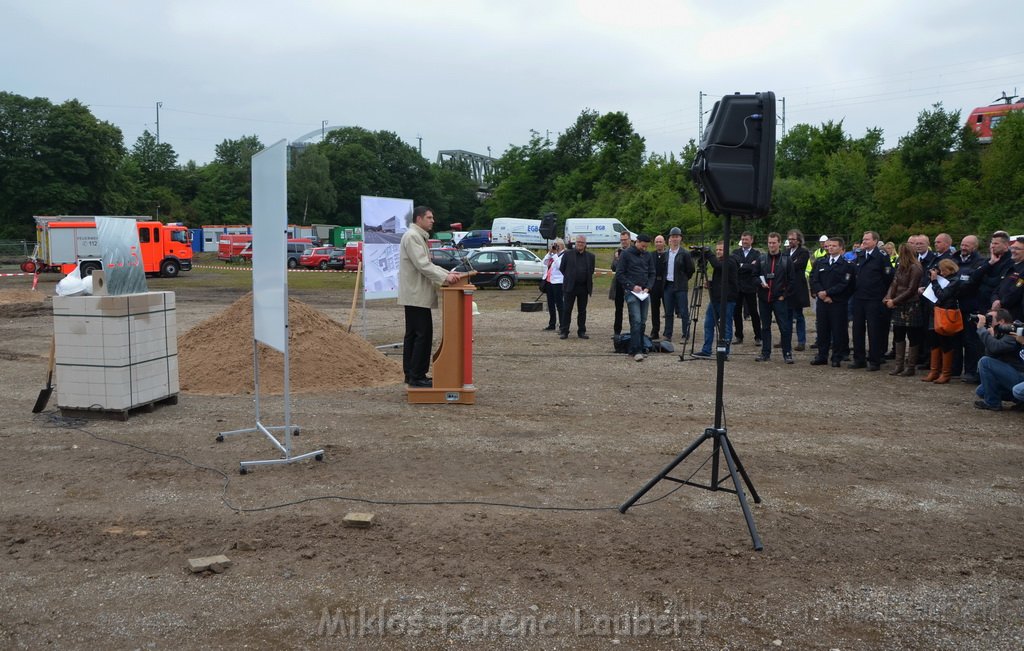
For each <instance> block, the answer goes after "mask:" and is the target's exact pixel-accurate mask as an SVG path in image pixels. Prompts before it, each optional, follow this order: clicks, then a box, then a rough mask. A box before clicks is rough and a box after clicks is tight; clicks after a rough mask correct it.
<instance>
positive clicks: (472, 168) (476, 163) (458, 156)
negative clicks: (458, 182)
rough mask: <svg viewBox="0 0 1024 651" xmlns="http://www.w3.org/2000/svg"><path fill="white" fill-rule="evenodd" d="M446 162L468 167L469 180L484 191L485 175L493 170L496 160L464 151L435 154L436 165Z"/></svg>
mask: <svg viewBox="0 0 1024 651" xmlns="http://www.w3.org/2000/svg"><path fill="white" fill-rule="evenodd" d="M448 160H451V161H455V162H457V163H466V165H467V166H468V167H469V175H470V178H472V179H473V180H474V181H476V184H477V187H479V188H481V189H484V188H486V187H487V181H486V178H487V175H488V174H490V173H491V172H492V171H493V170H494V163H495V162H497V160H498V159H496V158H491V157H490V156H484V155H483V154H474V153H473V152H471V151H466V150H464V149H445V150H442V151H439V152H437V164H438V165H440V164H441V163H443V162H445V161H448Z"/></svg>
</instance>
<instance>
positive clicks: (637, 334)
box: [615, 233, 654, 362]
mask: <svg viewBox="0 0 1024 651" xmlns="http://www.w3.org/2000/svg"><path fill="white" fill-rule="evenodd" d="M650 243H651V236H650V235H648V234H647V233H641V234H640V235H639V236H638V237H637V238H636V243H635V244H633V246H631V247H629V248H628V249H626V250H625V251H623V253H622V255H621V256H620V257H619V261H618V263H617V265H616V267H615V284H616V285H617V286H618V287H620V288H622V291H623V293H624V295H625V297H626V309H627V310H628V312H629V354H630V355H632V356H633V359H634V360H636V361H638V362H642V361H643V360H644V331H645V330H646V328H647V313H648V311H649V310H650V306H651V301H650V292H651V287H653V286H654V260H653V259H652V257H651V254H650V253H648V252H647V247H648V245H649V244H650Z"/></svg>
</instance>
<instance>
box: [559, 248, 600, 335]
mask: <svg viewBox="0 0 1024 651" xmlns="http://www.w3.org/2000/svg"><path fill="white" fill-rule="evenodd" d="M596 266H597V265H596V260H595V258H594V254H593V253H591V252H590V251H587V238H586V236H584V235H577V236H576V243H575V245H574V246H573V249H572V251H566V252H565V253H564V254H562V262H561V264H560V265H559V267H558V269H559V270H560V271H561V272H562V302H563V308H562V309H563V312H562V330H561V332H560V333H559V334H558V337H559V339H568V338H569V325H570V321H572V306H573V303H576V304H577V305H578V308H577V313H576V334H577V335H578V336H579V338H580V339H590V336H589V335H588V334H587V302H588V301H589V300H590V295H591V294H593V293H594V269H595V268H596Z"/></svg>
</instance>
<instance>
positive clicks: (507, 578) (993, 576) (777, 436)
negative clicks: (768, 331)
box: [0, 272, 1024, 650]
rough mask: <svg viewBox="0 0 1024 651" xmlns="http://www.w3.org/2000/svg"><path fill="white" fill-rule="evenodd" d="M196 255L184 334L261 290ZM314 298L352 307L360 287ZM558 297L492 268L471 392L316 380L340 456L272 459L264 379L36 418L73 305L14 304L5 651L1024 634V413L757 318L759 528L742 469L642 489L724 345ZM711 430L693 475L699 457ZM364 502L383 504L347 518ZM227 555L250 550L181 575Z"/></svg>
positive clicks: (1013, 638)
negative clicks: (500, 282)
mask: <svg viewBox="0 0 1024 651" xmlns="http://www.w3.org/2000/svg"><path fill="white" fill-rule="evenodd" d="M200 273H201V272H193V274H192V275H186V277H183V278H180V279H176V280H167V281H160V280H154V281H151V282H150V288H151V289H172V290H174V291H176V292H177V306H178V309H177V312H178V324H179V332H180V333H185V332H186V331H187V330H188V329H189V328H191V327H193V326H195V325H198V324H200V323H201V322H203V321H204V320H206V319H208V318H210V317H212V316H214V315H216V314H217V313H219V312H220V311H222V310H224V309H225V308H226V307H227V306H228V305H230V304H231V302H232V301H234V300H236V299H237V298H239V296H241V295H242V292H240V291H234V290H231V291H229V290H210V289H207V288H204V289H201V290H200V289H190V284H192V285H194V284H197V283H196V280H197V279H200V278H201V276H200V275H199V274H200ZM5 280H6V279H5ZM19 282H20V281H19ZM22 284H23V283H22ZM14 285H15V283H14V282H11V283H8V284H7V285H3V286H0V294H2V293H3V292H4V291H7V290H9V289H13V288H14ZM41 289H42V290H43V291H51V290H52V283H46V282H44V283H43V285H42V287H41ZM292 296H293V297H294V298H298V299H299V300H301V301H303V302H304V303H305V304H307V305H309V306H311V307H314V308H316V309H318V310H320V311H322V312H323V313H325V314H326V315H328V316H330V317H332V318H334V319H336V320H338V321H344V320H345V319H346V318H347V315H348V306H349V301H350V295H348V294H346V295H342V294H341V293H340V292H338V293H332V292H319V293H312V292H293V293H292ZM535 296H536V290H535V289H534V288H532V287H521V288H519V289H516V290H514V291H512V292H504V293H503V292H498V291H495V290H488V291H480V292H478V294H477V302H478V304H479V307H480V311H481V314H480V316H479V317H477V319H476V338H475V346H476V357H475V380H476V384H477V386H478V387H479V392H478V394H477V404H476V405H473V406H465V405H437V406H433V405H416V406H414V405H409V404H407V402H406V398H405V393H404V390H403V387H402V386H401V385H400V384H390V385H387V386H378V387H374V388H354V389H345V390H325V391H319V392H309V393H301V394H296V395H294V396H293V398H292V413H293V421H294V422H295V423H296V424H299V425H300V426H301V428H302V429H301V435H300V436H298V437H296V438H295V450H294V451H295V452H296V453H301V452H303V451H306V450H312V449H315V448H323V449H324V450H325V453H326V457H325V459H324V460H323V461H322V462H316V461H306V462H301V463H296V464H292V465H286V466H273V467H263V468H258V469H256V470H254V471H252V472H250V473H248V474H246V475H244V476H243V475H240V474H239V473H238V469H239V466H238V464H239V461H241V460H251V459H269V458H275V457H276V456H278V455H277V452H276V451H275V450H274V449H273V448H272V447H271V446H270V444H269V442H268V441H267V440H266V439H265V438H263V437H262V436H259V435H254V434H250V435H243V436H239V437H231V438H229V439H228V440H226V441H224V442H222V443H218V442H216V440H215V439H216V435H217V433H218V432H219V431H223V430H231V429H238V428H245V427H251V426H252V425H253V422H254V404H253V397H252V396H251V395H230V396H207V395H198V394H190V393H182V394H181V396H180V400H179V402H178V404H177V405H165V406H160V407H158V408H157V409H155V410H154V411H152V412H148V413H146V412H143V413H137V414H134V415H132V416H131V418H130V419H129V420H128V422H118V421H114V420H105V419H87V420H84V419H83V420H75V419H66V418H62V417H61V415H60V413H59V411H57V410H56V409H55V405H56V404H57V396H56V395H55V396H54V398H53V400H52V401H51V403H50V406H49V408H48V410H47V411H46V412H44V413H43V414H41V415H38V416H33V415H32V414H31V413H30V412H31V408H32V405H33V404H34V402H35V400H36V397H37V395H38V393H39V390H40V389H41V388H42V387H43V384H44V380H45V376H46V368H47V354H48V346H49V339H50V335H51V332H52V317H51V316H50V312H49V301H42V302H38V301H36V302H31V301H16V302H10V303H5V304H2V305H0V360H2V363H0V382H2V386H3V388H4V389H3V392H4V399H3V401H2V402H0V405H2V407H0V409H2V416H3V418H2V419H0V443H2V446H3V455H2V456H0V475H2V480H0V482H2V483H0V485H2V487H3V502H2V504H3V508H2V516H0V531H2V536H0V544H2V549H3V553H2V554H0V647H2V648H5V649H39V648H53V649H87V648H88V649H99V648H103V649H161V648H165V649H170V648H173V649H201V648H202V649H206V648H225V649H237V648H267V649H270V648H272V649H282V648H296V649H299V648H387V649H402V648H480V649H493V648H530V649H535V648H543V649H580V648H583V649H602V648H613V647H616V646H618V647H621V648H641V649H662V648H664V649H715V650H719V649H774V648H783V649H785V648H790V649H844V650H845V649H958V650H959V649H985V650H990V649H1019V648H1022V647H1024V624H1022V622H1024V600H1022V599H1024V584H1022V578H1024V551H1022V546H1021V540H1022V534H1024V487H1022V481H1021V480H1022V474H1024V471H1022V467H1024V466H1022V462H1024V438H1022V437H1024V417H1022V414H1020V413H1007V412H1003V413H991V412H979V411H977V410H975V409H973V407H972V405H971V403H972V401H973V399H974V398H973V395H972V392H971V390H970V388H969V387H967V385H964V384H961V383H959V382H954V383H952V384H950V385H948V386H933V385H930V384H924V383H922V382H920V381H918V380H919V378H896V377H890V376H889V375H888V374H887V373H885V372H882V373H867V372H865V371H852V370H847V369H845V368H843V369H831V368H828V367H811V366H809V365H808V362H809V360H810V358H811V354H810V351H808V352H803V353H797V354H796V356H797V364H796V365H793V366H786V365H784V364H782V361H781V359H779V357H780V356H778V355H776V356H775V357H776V359H774V360H773V361H772V363H770V364H757V363H754V359H753V358H754V355H755V354H756V352H757V351H756V350H755V349H754V347H753V346H752V345H750V343H749V342H750V341H752V338H751V337H749V335H748V338H747V340H748V344H747V345H744V346H737V347H736V348H735V349H734V354H733V355H732V359H731V360H730V361H729V362H728V363H727V364H726V375H725V388H724V396H725V417H726V425H727V428H728V432H729V438H730V439H731V441H732V443H733V445H734V446H735V448H736V450H737V452H738V454H739V455H740V457H741V459H742V461H743V463H744V465H745V467H746V469H747V471H748V472H749V475H750V478H751V480H752V482H753V484H754V486H755V488H756V490H757V492H758V493H759V495H760V497H761V499H762V502H761V503H760V504H756V505H755V504H752V511H753V518H754V521H755V522H756V526H757V531H758V533H759V534H760V536H761V538H762V540H763V542H764V549H763V551H760V552H758V551H754V549H753V546H752V544H751V537H750V535H749V533H748V530H747V527H746V524H745V522H744V519H743V514H742V512H741V510H740V507H739V503H738V501H737V498H736V496H735V495H732V494H729V493H727V492H724V491H717V492H712V491H707V490H702V489H700V488H696V487H692V486H685V485H683V486H681V485H678V484H674V483H671V482H668V481H663V482H661V483H659V484H658V485H657V486H656V487H654V489H653V490H651V491H650V493H648V494H647V495H646V496H645V497H644V499H642V500H641V501H640V503H638V504H636V505H635V506H633V507H632V508H631V509H629V510H628V511H627V513H625V514H622V513H619V512H618V510H617V507H618V506H619V505H620V504H622V503H623V502H624V501H626V500H627V499H628V498H630V497H631V496H632V495H633V494H634V493H636V492H637V491H638V490H639V489H640V488H641V487H642V486H643V485H644V484H645V483H646V482H647V481H648V480H649V479H651V478H652V477H654V476H655V475H656V474H657V473H658V471H659V470H661V468H663V467H664V466H665V465H666V464H668V463H669V462H671V461H672V460H673V459H674V458H675V456H676V455H677V454H678V453H679V452H681V451H682V450H683V449H685V448H686V447H687V446H688V445H689V444H690V443H691V442H692V441H694V440H695V439H696V438H697V437H698V436H700V435H701V433H702V432H703V431H704V430H705V428H707V427H709V426H711V425H712V424H713V422H714V403H715V395H714V389H715V382H714V380H715V365H714V363H712V362H707V361H686V362H680V361H679V358H678V356H676V355H667V354H663V355H651V356H650V357H649V358H648V359H647V360H645V361H644V362H642V363H636V362H634V361H632V360H628V359H627V358H626V356H625V355H616V354H614V353H612V352H611V341H610V334H611V321H612V309H611V303H610V301H608V300H607V299H605V298H604V296H603V295H601V296H595V297H594V299H593V300H592V303H591V318H590V334H591V335H592V338H591V339H590V340H587V341H585V340H580V339H577V338H576V337H575V336H574V335H571V336H570V338H569V339H568V340H565V341H560V340H559V339H558V338H557V336H556V335H555V334H554V333H551V332H544V331H542V327H543V326H544V325H545V323H546V318H547V316H546V313H523V312H521V311H520V302H523V301H531V300H533V298H534V297H535ZM0 303H4V302H3V301H0ZM808 314H809V312H808ZM355 330H356V331H358V332H360V333H364V334H365V336H366V338H367V339H368V340H369V341H370V342H371V343H373V344H375V345H386V344H391V343H394V342H397V341H400V339H401V334H402V315H401V312H400V311H399V309H398V308H397V307H396V306H394V305H393V303H391V302H388V303H387V304H382V303H381V304H372V305H371V306H370V307H368V308H367V309H366V310H365V311H360V313H359V316H358V317H357V320H356V325H355ZM439 330H440V328H439V327H438V331H439ZM677 332H678V329H677ZM225 342H226V344H228V345H232V346H248V345H249V344H248V343H247V342H242V343H239V342H238V341H237V340H234V339H232V338H231V336H230V333H225ZM248 350H251V349H248ZM385 352H386V353H387V354H388V355H389V356H392V357H393V358H394V359H398V360H400V354H401V351H400V350H398V349H395V348H388V349H385ZM307 363H308V362H307ZM324 366H325V367H324V368H323V372H324V373H331V372H332V368H331V367H330V365H324ZM59 390H60V389H59V387H58V393H59ZM262 408H263V420H264V422H268V423H273V422H276V421H275V419H280V418H281V417H282V416H281V414H282V410H283V407H282V403H281V401H280V399H279V398H277V399H274V398H270V397H267V398H265V399H264V400H263V401H262ZM711 450H712V446H711V445H710V444H705V445H703V446H702V447H700V448H699V449H698V450H697V451H696V452H695V453H694V454H693V455H691V457H690V459H688V460H687V461H686V462H685V463H684V464H682V465H681V466H680V467H679V468H678V469H677V470H676V472H675V473H674V476H675V477H677V478H681V479H686V478H688V477H690V476H691V475H693V481H703V482H706V481H707V479H708V476H709V474H710V466H711V464H710V462H708V459H709V457H710V455H711ZM702 464H704V465H703V466H702ZM726 478H727V475H726ZM725 485H726V486H728V485H730V483H729V482H726V484H725ZM389 502H391V503H394V502H404V503H406V504H402V505H397V504H388V503H389ZM351 511H359V512H372V513H374V514H375V515H376V519H377V522H376V524H375V526H373V527H371V528H369V529H354V528H347V527H343V526H342V518H343V517H344V516H345V514H346V513H348V512H351ZM214 554H225V555H227V556H228V557H229V558H230V559H231V561H232V565H231V566H230V567H228V568H226V569H225V570H224V571H223V572H221V573H215V572H204V573H199V574H192V573H190V572H189V571H188V570H187V569H186V564H187V561H188V559H189V558H194V557H200V556H209V555H214Z"/></svg>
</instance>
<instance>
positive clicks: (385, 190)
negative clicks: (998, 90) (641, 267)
mask: <svg viewBox="0 0 1024 651" xmlns="http://www.w3.org/2000/svg"><path fill="white" fill-rule="evenodd" d="M882 142H883V133H882V131H881V130H880V129H877V128H873V129H868V130H867V131H866V132H865V133H864V135H862V136H860V137H857V138H855V137H852V136H850V135H849V134H847V133H846V132H845V131H844V129H843V124H842V121H840V122H832V121H829V122H825V123H823V124H820V125H810V124H798V125H795V126H794V127H793V128H791V129H790V130H789V131H788V132H787V133H786V134H784V135H781V137H780V138H779V139H778V142H777V150H776V169H775V183H774V190H773V195H772V210H771V212H770V213H769V215H768V216H767V217H765V218H763V219H761V220H758V221H757V222H755V223H748V224H739V225H736V224H734V227H745V228H748V229H750V230H755V231H757V232H762V233H764V232H768V231H771V230H779V231H785V230H787V229H789V228H792V227H797V228H801V229H803V230H804V231H805V232H807V233H824V232H827V233H834V234H843V233H859V232H861V231H863V230H866V229H874V230H878V231H879V232H880V233H881V234H882V237H883V238H885V239H902V238H904V237H906V235H908V234H910V233H929V234H934V233H937V232H939V231H946V232H950V233H952V234H954V236H956V235H960V234H966V233H978V234H985V233H988V232H991V231H992V230H994V229H997V228H1003V229H1009V230H1013V231H1014V232H1024V217H1022V214H1024V114H1020V113H1017V114H1011V115H1010V116H1008V117H1006V118H1005V119H1004V120H1003V121H1002V122H1001V123H1000V124H999V126H998V127H997V129H996V134H995V137H994V139H993V143H992V144H991V145H984V146H983V145H980V144H979V143H978V141H977V138H976V137H975V136H974V134H973V133H972V132H971V131H970V129H967V128H964V126H963V123H962V119H961V116H960V113H959V112H958V111H954V112H950V111H946V110H945V109H944V108H943V107H942V105H941V104H936V105H934V106H931V107H929V108H928V109H925V110H923V111H922V112H921V113H920V115H919V116H918V119H917V124H916V127H915V128H914V130H913V131H912V132H911V133H909V134H907V135H906V136H904V137H901V138H899V140H898V143H897V145H896V146H895V147H892V148H891V149H888V150H883V148H882ZM261 149H263V143H261V142H260V140H259V138H257V137H256V136H245V135H243V136H240V137H239V138H237V139H233V140H230V139H229V140H225V141H223V142H222V143H220V144H219V145H217V146H216V147H215V149H214V154H215V155H214V159H213V160H212V161H211V162H210V163H207V164H205V165H197V164H196V163H195V162H193V161H188V162H187V163H184V164H182V163H180V162H179V160H178V155H177V153H176V152H175V151H174V147H173V145H172V144H170V143H167V142H160V143H158V142H157V141H156V138H155V137H154V136H153V134H151V133H149V132H148V131H146V132H144V133H143V134H142V135H141V136H140V137H139V138H138V139H137V140H136V141H135V143H134V144H132V145H131V146H130V147H128V146H126V145H125V143H124V141H123V136H122V134H121V131H120V130H119V129H118V128H117V127H116V126H114V125H112V124H110V123H108V122H104V121H102V120H99V119H97V118H96V117H95V116H93V115H92V113H91V112H90V111H89V109H88V107H87V106H85V105H83V104H81V103H80V102H78V101H77V100H70V101H67V102H64V103H62V104H53V103H51V102H50V101H48V100H46V99H41V98H32V99H30V98H27V97H22V96H19V95H15V94H12V93H6V92H0V239H11V238H31V237H33V228H34V224H33V222H32V215H53V214H80V215H90V214H133V215H150V216H153V217H155V218H160V219H162V220H164V221H180V222H184V223H186V224H188V225H189V226H193V227H194V226H200V225H202V224H211V223H215V224H236V223H248V222H249V221H250V219H251V206H250V196H251V187H250V184H251V182H250V178H251V177H250V173H251V169H250V165H251V158H252V155H253V154H254V153H256V152H258V151H260V150H261ZM695 153H696V144H695V143H694V142H693V141H692V140H691V141H690V142H689V143H687V144H686V145H685V146H684V147H682V149H681V150H680V151H679V152H678V153H677V154H675V153H673V154H670V155H668V156H661V155H657V154H648V153H647V152H646V149H645V143H644V140H643V138H642V137H640V136H639V135H638V134H637V133H636V131H635V130H634V129H633V126H632V124H631V122H630V120H629V116H628V115H626V114H625V113H622V112H611V113H605V114H600V113H598V112H597V111H593V110H590V109H585V110H583V111H582V112H581V113H580V115H579V116H578V117H577V118H576V121H575V122H574V123H573V124H572V125H569V126H568V127H567V128H566V129H565V130H564V131H563V132H561V134H560V135H559V136H558V137H557V138H556V139H555V140H554V141H552V140H550V139H548V138H545V137H542V136H541V135H540V134H539V133H536V132H532V134H531V137H530V138H529V141H528V142H527V143H525V144H518V145H517V144H511V145H510V146H509V147H508V149H507V150H506V151H505V152H504V154H503V155H502V156H501V157H500V158H499V159H498V160H497V161H496V163H495V165H494V171H493V173H492V175H491V177H490V178H489V179H488V182H489V186H490V188H491V191H490V192H489V193H486V194H482V193H480V192H479V188H477V187H476V184H475V183H474V182H473V181H471V180H470V178H469V174H468V169H466V168H465V167H460V166H459V164H458V163H455V162H451V161H447V162H445V163H443V164H440V165H438V164H434V163H431V162H429V161H427V160H425V159H424V158H423V157H422V156H421V155H420V154H419V153H418V152H417V150H416V149H415V148H414V147H412V146H410V145H408V144H406V143H405V142H403V141H402V140H401V139H400V138H399V137H398V136H397V135H396V134H394V133H392V132H389V131H368V130H366V129H362V128H359V127H348V128H344V129H338V130H335V131H331V132H330V133H328V134H327V136H326V138H325V139H324V140H323V142H320V143H317V144H313V145H310V146H308V147H306V148H304V149H303V150H302V151H301V152H298V151H296V152H295V153H294V154H293V156H292V160H291V165H290V170H289V178H288V195H289V196H288V210H289V215H288V218H289V221H290V222H291V223H299V224H302V223H307V224H311V223H336V224H343V225H355V224H358V223H359V217H360V201H359V197H360V196H361V195H376V196H391V197H408V198H412V199H413V200H414V201H415V202H416V203H423V204H427V205H430V206H431V207H433V208H434V211H435V214H437V215H438V217H439V218H440V221H439V226H440V227H441V228H444V227H446V226H447V225H448V224H449V223H452V222H462V223H463V224H465V225H467V226H469V225H474V226H476V227H480V228H486V227H489V225H490V223H491V221H492V220H493V219H494V218H496V217H525V218H537V217H540V216H541V215H543V214H544V213H546V212H555V213H557V214H558V215H559V219H560V220H562V221H564V219H566V218H568V217H581V216H602V217H617V218H618V219H620V220H621V221H622V222H623V223H625V224H626V225H627V226H629V227H630V228H631V229H633V230H636V231H641V230H642V231H648V232H652V233H659V232H660V233H664V232H667V231H668V229H669V228H671V227H672V226H679V227H681V228H682V229H683V230H684V232H685V233H686V234H687V236H688V238H689V239H697V238H698V237H699V236H700V234H701V233H704V234H705V235H706V236H707V237H715V236H716V235H717V234H718V233H719V232H720V221H719V220H718V218H716V217H715V216H713V215H711V214H709V213H708V212H707V211H706V210H702V208H701V205H700V201H699V197H698V194H697V191H696V189H695V187H694V184H693V182H692V181H691V179H690V175H689V163H690V161H692V160H693V157H694V154H695Z"/></svg>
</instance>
